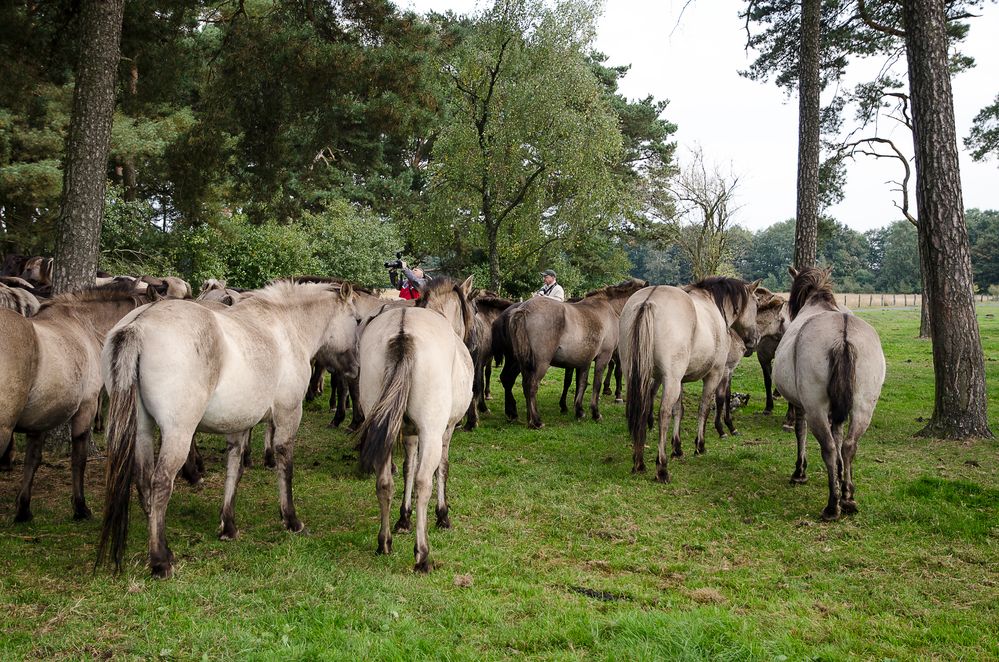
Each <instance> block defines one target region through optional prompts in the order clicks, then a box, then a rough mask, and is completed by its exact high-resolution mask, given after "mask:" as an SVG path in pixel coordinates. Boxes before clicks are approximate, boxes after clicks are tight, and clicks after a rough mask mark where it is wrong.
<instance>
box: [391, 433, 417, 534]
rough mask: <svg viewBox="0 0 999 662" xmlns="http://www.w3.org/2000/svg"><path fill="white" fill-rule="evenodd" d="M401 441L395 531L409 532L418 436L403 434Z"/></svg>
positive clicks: (411, 524)
mask: <svg viewBox="0 0 999 662" xmlns="http://www.w3.org/2000/svg"><path fill="white" fill-rule="evenodd" d="M402 442H403V452H404V453H405V456H404V457H403V460H402V479H403V489H402V505H400V506H399V521H397V522H396V523H395V527H394V531H395V533H409V531H410V529H412V526H413V523H412V515H413V480H414V478H415V470H416V450H417V448H418V445H419V442H420V438H419V437H418V436H416V435H415V434H406V435H403V437H402Z"/></svg>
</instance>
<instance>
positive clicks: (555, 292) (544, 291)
mask: <svg viewBox="0 0 999 662" xmlns="http://www.w3.org/2000/svg"><path fill="white" fill-rule="evenodd" d="M541 275H542V276H543V277H544V279H545V285H544V287H542V288H541V289H540V290H538V291H537V292H535V294H534V296H542V297H548V298H549V299H555V300H556V301H565V290H563V289H562V286H561V285H559V284H558V283H557V282H555V272H554V271H552V270H551V269H545V270H544V271H542V272H541Z"/></svg>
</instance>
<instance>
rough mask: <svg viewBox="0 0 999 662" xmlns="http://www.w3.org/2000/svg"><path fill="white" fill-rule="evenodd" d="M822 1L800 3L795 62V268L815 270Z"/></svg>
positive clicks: (819, 149) (819, 146) (820, 105)
mask: <svg viewBox="0 0 999 662" xmlns="http://www.w3.org/2000/svg"><path fill="white" fill-rule="evenodd" d="M821 50H822V0H802V3H801V55H800V57H799V59H798V203H797V223H796V225H795V231H794V264H795V267H796V268H798V269H804V268H805V267H812V266H815V259H816V253H817V250H818V249H817V241H818V239H817V232H818V226H819V156H820V153H821V145H820V123H821V119H820V115H821V111H822V102H821V99H820V97H821V92H822V82H821V76H820V69H821V62H820V59H821Z"/></svg>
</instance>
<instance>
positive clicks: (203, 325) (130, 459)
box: [97, 281, 357, 578]
mask: <svg viewBox="0 0 999 662" xmlns="http://www.w3.org/2000/svg"><path fill="white" fill-rule="evenodd" d="M353 299H354V296H353V292H352V291H351V289H350V286H349V285H343V286H335V285H329V284H319V283H317V284H296V283H292V282H288V281H278V282H275V283H272V284H271V285H269V286H267V287H265V288H263V289H262V290H259V291H257V292H256V294H255V295H254V296H253V297H252V298H250V299H248V300H246V301H243V302H240V303H239V304H238V305H236V306H233V307H231V308H226V309H224V310H211V309H209V308H207V307H204V306H201V305H198V304H197V303H194V302H186V301H163V302H159V303H156V304H153V305H151V306H147V307H145V308H142V309H139V310H137V311H135V312H134V313H132V314H130V315H128V316H127V317H125V318H124V319H122V321H121V322H120V323H119V324H118V325H117V326H116V327H115V328H114V329H113V330H112V331H111V334H110V335H109V337H108V340H107V342H106V343H105V345H104V349H103V351H102V353H101V365H102V368H103V373H104V381H105V384H106V386H107V389H108V394H109V395H110V401H111V406H110V412H109V416H108V434H107V440H108V442H107V445H108V459H107V482H106V494H107V497H106V499H105V509H104V523H103V527H102V529H101V536H100V542H99V545H98V554H97V561H98V564H101V563H103V562H104V561H105V560H106V559H107V558H108V555H109V554H110V559H111V560H112V561H113V563H114V565H115V567H116V569H118V570H120V568H121V561H122V557H123V555H124V552H125V544H126V542H127V538H128V507H129V501H130V493H131V486H132V482H133V480H134V482H135V483H136V485H137V487H138V492H139V501H140V503H141V504H142V506H143V509H144V510H145V512H146V515H147V517H148V521H149V561H150V568H151V571H152V574H153V576H154V577H160V578H166V577H169V576H171V575H172V573H173V563H174V558H173V553H172V552H171V551H170V548H169V547H168V545H167V540H166V533H165V530H164V525H165V516H166V509H167V505H168V503H169V500H170V495H171V493H172V491H173V482H174V477H175V476H176V475H177V471H178V470H179V469H180V468H181V466H182V465H183V464H184V462H185V461H186V459H187V457H188V454H189V450H190V447H191V439H192V437H193V436H194V433H195V432H196V431H203V432H214V433H217V434H224V435H226V441H227V444H228V458H227V463H226V464H227V466H226V481H225V490H224V497H223V504H222V512H221V523H220V525H219V538H220V539H222V540H232V539H233V538H235V537H236V536H237V533H238V529H237V527H236V521H235V510H234V502H235V498H236V488H237V486H238V484H239V480H240V478H241V477H242V473H243V463H242V456H243V450H244V448H245V446H246V444H247V443H248V441H249V433H250V430H251V429H252V428H253V426H255V425H256V424H257V423H259V422H261V421H269V422H271V423H272V424H273V426H274V453H275V456H276V457H277V476H278V494H279V501H280V513H281V519H282V521H283V524H284V526H285V528H287V529H288V530H289V531H291V532H293V533H299V532H301V531H303V530H304V529H305V525H304V524H303V523H302V521H301V520H300V519H299V518H298V516H297V514H296V512H295V504H294V501H293V499H292V455H293V449H294V443H295V434H296V433H297V431H298V426H299V424H300V422H301V419H302V397H303V396H304V395H305V389H306V387H307V386H308V383H309V364H310V360H311V359H312V357H313V355H315V353H316V351H317V350H318V349H319V347H320V346H322V345H323V344H324V343H326V342H328V341H329V339H330V338H333V337H336V338H340V339H341V342H342V343H343V344H344V345H345V346H346V345H349V344H352V343H353V342H354V328H355V326H356V324H357V314H356V311H355V310H354V304H353ZM154 426H158V427H159V428H160V436H161V442H160V448H159V453H158V455H157V454H155V453H154V445H153V440H154Z"/></svg>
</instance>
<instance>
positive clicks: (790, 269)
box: [787, 267, 798, 278]
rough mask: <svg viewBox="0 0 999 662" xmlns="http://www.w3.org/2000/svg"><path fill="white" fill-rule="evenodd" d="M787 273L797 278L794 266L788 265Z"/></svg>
mask: <svg viewBox="0 0 999 662" xmlns="http://www.w3.org/2000/svg"><path fill="white" fill-rule="evenodd" d="M787 273H789V274H791V278H797V277H798V270H797V269H795V268H794V267H788V268H787Z"/></svg>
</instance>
